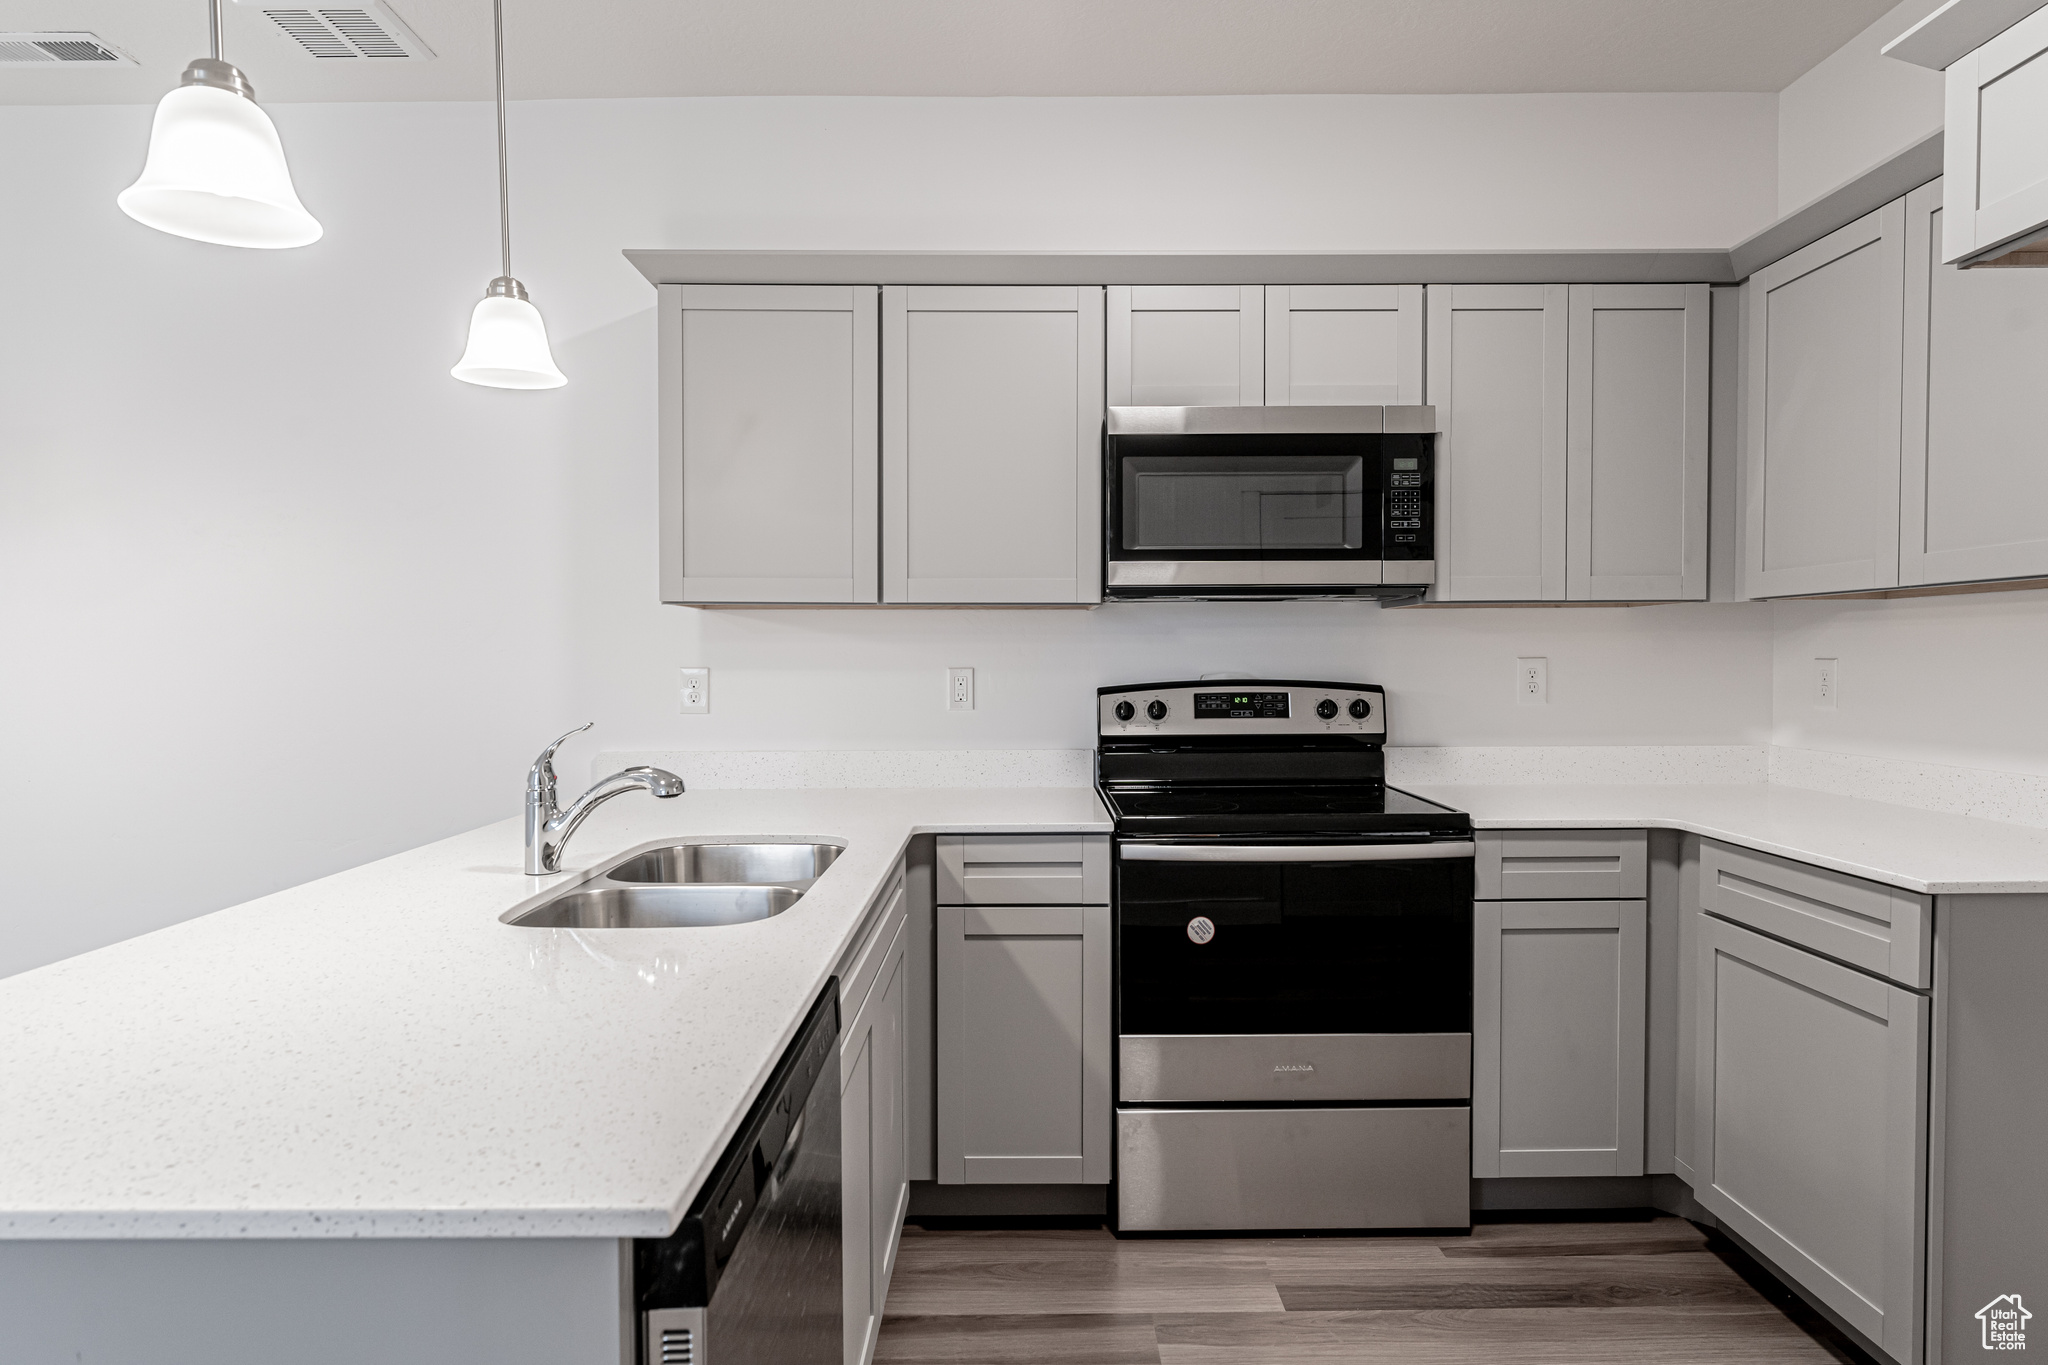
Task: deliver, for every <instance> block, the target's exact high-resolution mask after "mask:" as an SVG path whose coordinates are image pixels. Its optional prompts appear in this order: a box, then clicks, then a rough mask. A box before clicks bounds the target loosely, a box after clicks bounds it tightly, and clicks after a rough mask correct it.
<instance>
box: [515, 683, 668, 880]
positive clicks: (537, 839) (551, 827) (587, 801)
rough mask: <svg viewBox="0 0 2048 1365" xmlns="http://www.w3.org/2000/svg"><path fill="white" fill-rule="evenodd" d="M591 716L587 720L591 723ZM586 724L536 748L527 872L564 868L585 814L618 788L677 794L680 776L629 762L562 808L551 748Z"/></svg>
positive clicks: (529, 792) (530, 778) (529, 777)
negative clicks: (557, 798)
mask: <svg viewBox="0 0 2048 1365" xmlns="http://www.w3.org/2000/svg"><path fill="white" fill-rule="evenodd" d="M596 723H597V722H596V721H592V722H591V723H590V724H591V725H595V724H596ZM589 728H590V725H579V726H577V727H576V728H575V729H574V730H571V731H570V732H569V734H568V735H563V736H562V739H558V740H556V741H555V742H554V743H553V744H550V745H548V747H547V748H545V749H543V750H541V751H540V757H539V758H536V759H535V760H534V761H533V767H532V769H531V770H529V771H528V772H527V774H526V875H527V876H529V877H541V876H545V875H547V874H548V873H550V872H559V871H561V869H562V850H563V848H565V847H566V846H567V845H568V843H569V836H570V835H572V834H574V833H575V832H576V826H578V825H580V824H582V823H583V817H584V816H586V815H588V814H590V812H592V811H594V810H596V809H597V808H598V807H599V806H601V805H603V804H604V803H605V802H607V801H609V800H611V799H612V798H613V797H614V796H617V795H618V794H619V793H621V792H629V791H632V790H633V789H634V788H635V787H645V788H646V789H647V790H648V791H649V792H651V793H653V794H654V795H656V796H663V797H667V796H681V795H682V794H683V779H682V778H680V777H677V776H676V775H675V774H674V773H672V772H665V771H663V770H662V769H660V768H628V769H626V770H625V771H624V772H622V773H613V774H612V775H611V776H610V777H607V778H605V779H604V780H603V781H601V782H599V783H598V784H597V785H596V786H594V787H592V788H591V789H590V790H589V791H587V792H585V793H583V795H581V796H579V797H577V798H576V799H575V800H574V801H572V802H570V803H569V809H567V810H563V809H562V808H561V807H559V806H557V805H556V804H555V750H557V749H559V748H561V747H562V740H565V739H567V738H569V735H580V734H582V733H583V732H584V731H585V730H588V729H589Z"/></svg>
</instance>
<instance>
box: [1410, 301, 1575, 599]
mask: <svg viewBox="0 0 2048 1365" xmlns="http://www.w3.org/2000/svg"><path fill="white" fill-rule="evenodd" d="M1567 321H1568V319H1567V290H1566V287H1565V286H1564V285H1561V284H1558V285H1543V284H1456V285H1431V286H1430V287H1429V382H1428V392H1429V402H1431V403H1432V404H1434V405H1435V406H1436V411H1437V423H1438V425H1439V427H1440V428H1441V430H1442V433H1443V434H1442V436H1441V438H1440V440H1439V442H1438V451H1439V456H1440V458H1439V461H1438V468H1437V483H1436V506H1437V541H1436V547H1437V593H1436V595H1437V596H1438V597H1439V598H1441V599H1443V600H1446V601H1454V602H1458V601H1462V602H1543V601H1552V602H1560V601H1563V600H1564V597H1565V570H1566V559H1565V514H1566V498H1565V484H1566V452H1565V432H1566V401H1567V387H1566V382H1565V376H1566V355H1567V351H1568V348H1569V336H1568V328H1567Z"/></svg>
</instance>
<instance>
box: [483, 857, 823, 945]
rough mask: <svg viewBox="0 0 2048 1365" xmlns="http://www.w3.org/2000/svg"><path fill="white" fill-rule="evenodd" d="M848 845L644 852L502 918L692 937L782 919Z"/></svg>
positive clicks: (543, 925)
mask: <svg viewBox="0 0 2048 1365" xmlns="http://www.w3.org/2000/svg"><path fill="white" fill-rule="evenodd" d="M845 851H846V845H844V844H826V843H808V842H806V843H715V842H693V843H682V842H677V843H669V844H655V845H648V846H643V847H641V848H636V849H634V850H632V851H631V852H630V853H624V854H621V855H620V856H619V857H617V858H614V859H613V860H611V861H610V862H608V863H602V864H600V865H598V866H597V867H595V868H593V869H592V870H591V871H590V872H589V873H587V874H586V875H585V876H583V877H582V878H581V879H579V880H577V881H574V882H571V883H569V884H568V885H566V886H559V887H555V888H552V889H551V890H548V891H545V892H543V893H542V894H540V895H538V896H535V897H533V898H532V899H530V900H525V901H521V902H520V903H519V904H518V905H515V906H513V907H512V908H511V909H510V910H507V911H506V912H505V913H504V914H503V915H500V916H499V917H498V918H499V919H500V920H502V921H503V922H504V923H506V924H511V925H516V926H518V927H520V928H523V929H690V928H700V927H704V926H708V925H716V924H746V923H748V922H750V921H753V920H763V919H767V918H769V917H770V916H771V915H779V914H781V913H782V912H783V911H785V910H787V909H789V907H790V906H792V905H795V904H796V903H797V902H798V901H799V900H802V899H803V895H804V892H806V891H808V890H810V889H811V884H812V883H813V882H815V881H817V879H818V878H819V877H822V876H824V875H825V869H826V868H828V867H830V866H832V864H833V862H834V861H835V860H836V859H837V858H838V857H839V855H840V854H841V853H843V852H845Z"/></svg>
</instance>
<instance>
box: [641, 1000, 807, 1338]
mask: <svg viewBox="0 0 2048 1365" xmlns="http://www.w3.org/2000/svg"><path fill="white" fill-rule="evenodd" d="M839 1158H840V1152H839V981H838V978H836V977H835V978H833V979H832V981H830V982H829V983H827V985H826V987H825V992H824V994H823V995H822V996H821V997H820V998H819V1000H818V1002H817V1004H815V1005H813V1006H812V1007H811V1012H810V1014H809V1015H808V1016H807V1017H806V1018H805V1020H804V1025H803V1027H802V1028H801V1029H799V1030H798V1031H797V1036H796V1041H795V1042H793V1043H791V1044H790V1045H789V1050H788V1051H786V1052H785V1053H783V1055H782V1060H781V1061H780V1062H778V1063H777V1064H776V1067H775V1070H774V1072H773V1073H772V1074H771V1075H770V1076H769V1078H768V1084H767V1085H766V1086H764V1087H762V1091H761V1097H760V1098H759V1099H758V1100H756V1101H755V1102H754V1105H753V1107H752V1108H751V1109H749V1110H748V1111H747V1117H746V1119H745V1120H744V1121H743V1122H742V1123H741V1124H740V1129H739V1132H738V1133H737V1134H735V1135H734V1137H733V1140H732V1142H731V1143H730V1144H729V1145H728V1146H727V1147H726V1149H725V1155H724V1156H722V1157H720V1158H719V1161H718V1164H717V1166H715V1167H714V1168H713V1169H712V1172H711V1178H710V1179H709V1180H707V1181H705V1182H704V1188H703V1189H702V1190H701V1191H700V1192H699V1193H698V1195H697V1198H696V1200H695V1201H694V1202H692V1203H691V1205H690V1211H689V1212H688V1213H686V1214H685V1215H683V1221H682V1222H681V1224H679V1225H678V1226H677V1228H676V1230H675V1231H674V1232H673V1233H671V1234H669V1235H668V1236H667V1237H661V1238H641V1239H639V1240H637V1241H635V1242H634V1244H633V1290H634V1295H635V1298H636V1301H637V1303H638V1306H639V1310H640V1360H641V1362H642V1365H839V1361H840V1358H841V1356H842V1354H843V1352H844V1338H843V1332H844V1328H843V1326H842V1321H843V1316H844V1311H845V1310H844V1298H843V1296H842V1293H841V1287H840V1205H839Z"/></svg>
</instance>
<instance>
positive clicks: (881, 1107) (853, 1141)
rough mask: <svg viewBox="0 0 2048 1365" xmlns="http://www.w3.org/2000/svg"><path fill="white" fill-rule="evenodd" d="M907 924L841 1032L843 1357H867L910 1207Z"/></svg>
mask: <svg viewBox="0 0 2048 1365" xmlns="http://www.w3.org/2000/svg"><path fill="white" fill-rule="evenodd" d="M904 940H905V931H904V930H903V929H902V928H900V927H899V928H898V929H897V931H896V934H895V936H894V938H893V939H892V941H891V943H890V945H889V946H888V948H886V949H885V950H884V951H883V952H882V954H881V958H882V960H881V963H880V966H879V967H878V968H877V970H876V972H875V976H874V985H873V987H872V989H870V990H869V991H868V993H867V997H866V999H865V1001H863V1002H862V1003H861V1005H860V1006H859V1008H858V1010H857V1011H856V1013H855V1015H854V1017H853V1021H852V1022H851V1023H850V1024H849V1025H848V1026H847V1030H846V1033H845V1036H844V1037H843V1039H842V1040H841V1044H840V1046H841V1049H842V1050H841V1054H840V1055H841V1063H840V1085H841V1093H840V1110H839V1113H840V1120H839V1122H840V1150H841V1157H840V1163H841V1169H840V1182H841V1187H840V1207H841V1213H842V1222H841V1256H842V1258H843V1259H842V1268H841V1273H842V1276H843V1280H842V1284H843V1291H844V1299H845V1314H846V1319H845V1327H846V1331H845V1343H846V1352H845V1365H868V1362H869V1361H871V1360H872V1359H873V1358H874V1353H875V1342H876V1340H877V1339H878V1337H879V1335H880V1332H881V1326H882V1312H883V1309H884V1307H885V1306H886V1304H887V1301H888V1295H889V1276H890V1274H891V1273H892V1272H893V1271H894V1269H895V1266H896V1249H897V1246H898V1244H899V1243H900V1241H901V1239H902V1235H903V1218H904V1215H905V1214H906V1213H908V1212H909V1208H910V1183H909V1177H908V1173H907V1170H906V1167H905V1160H906V1151H907V1137H908V1128H907V1115H906V1112H905V1103H904V1101H905V1090H904V1064H905V1051H904V1046H905V1035H904V1002H905V976H906V972H905V962H904V956H905V955H904V948H905V941H904Z"/></svg>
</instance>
